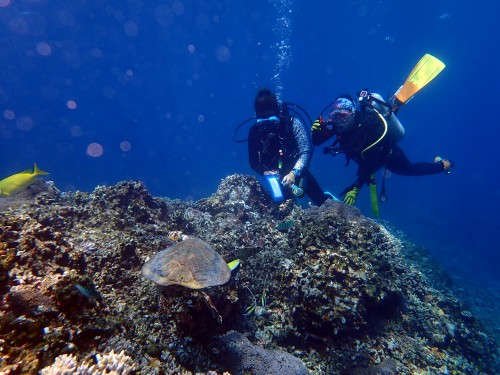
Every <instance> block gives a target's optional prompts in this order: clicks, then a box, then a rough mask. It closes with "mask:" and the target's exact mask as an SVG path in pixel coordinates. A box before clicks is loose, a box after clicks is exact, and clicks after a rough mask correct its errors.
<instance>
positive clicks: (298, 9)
mask: <svg viewBox="0 0 500 375" xmlns="http://www.w3.org/2000/svg"><path fill="white" fill-rule="evenodd" d="M499 14H500V3H499V2H497V1H492V0H491V1H489V0H486V1H478V2H474V3H473V5H472V3H470V2H457V1H452V0H439V1H435V0H434V1H429V0H425V1H418V2H414V1H412V2H401V1H395V0H381V1H371V0H342V1H341V0H335V1H332V0H322V1H305V0H302V1H299V0H295V1H293V0H282V1H278V0H269V1H262V0H261V1H236V0H224V1H207V0H185V1H181V0H174V1H170V0H169V1H158V0H147V1H146V0H143V1H141V0H124V1H109V0H108V1H106V0H104V1H83V0H65V1H61V0H50V1H49V0H24V1H23V0H0V48H1V54H0V62H1V71H0V77H1V79H0V147H1V155H2V165H1V167H0V174H1V176H2V177H1V178H3V177H6V176H8V175H11V174H13V173H17V172H20V171H23V170H25V169H27V168H31V167H33V163H34V162H36V163H37V164H38V166H39V167H40V168H41V169H43V170H46V171H48V172H50V175H49V176H46V177H47V178H48V179H50V180H53V181H54V182H55V184H56V186H57V187H58V188H59V189H60V190H63V191H73V190H82V191H92V190H93V189H94V188H95V187H96V186H97V185H111V184H115V183H117V182H118V181H123V180H131V179H133V180H141V181H143V182H144V183H145V184H146V186H147V187H148V188H149V190H150V191H151V193H152V194H153V195H157V196H164V197H169V198H180V199H182V200H198V199H200V198H204V197H208V196H210V195H211V194H213V193H214V192H215V190H216V189H217V186H218V184H219V183H220V181H221V179H222V178H224V177H226V176H228V175H230V174H234V173H243V174H253V171H252V170H251V169H250V167H249V165H248V158H247V148H246V144H245V143H235V142H233V141H232V139H231V135H232V133H233V131H234V129H235V128H236V127H237V126H238V125H239V124H240V123H242V122H243V121H245V120H247V119H249V118H251V117H252V116H253V115H254V113H253V100H254V97H255V94H256V92H257V90H258V89H259V88H262V87H269V88H270V89H272V90H273V91H275V92H277V93H278V95H279V96H280V98H281V99H282V100H284V101H290V102H294V103H297V104H299V105H301V106H302V107H303V108H305V109H306V110H307V112H308V113H309V115H310V116H311V117H312V118H313V119H314V118H315V117H317V116H318V114H319V113H320V112H321V110H322V109H323V108H324V107H325V106H326V105H327V104H328V103H330V102H331V101H332V100H333V99H335V98H336V96H338V95H339V94H343V93H350V94H352V95H354V94H355V93H356V92H357V91H359V90H361V89H363V88H369V89H370V90H372V91H374V92H378V93H380V94H382V95H383V96H384V97H387V96H390V95H391V94H392V93H394V92H395V91H396V90H397V89H398V87H399V86H400V85H401V84H402V83H403V82H404V80H405V78H406V77H407V76H408V74H409V72H410V71H411V69H412V68H413V66H414V65H415V63H416V62H417V61H418V60H419V59H420V58H421V57H422V56H423V55H424V54H426V53H430V54H432V55H433V56H436V57H437V58H439V59H440V60H442V61H443V62H444V63H445V64H446V68H445V69H444V71H443V72H442V73H441V74H439V76H438V77H436V79H434V80H433V81H432V82H431V83H430V84H429V85H428V86H426V87H425V88H424V89H423V90H421V91H420V92H419V93H418V94H417V95H416V96H415V98H414V99H413V100H412V101H411V102H410V103H409V104H408V105H407V106H405V107H404V109H402V110H401V112H400V114H399V116H398V117H399V119H400V120H401V122H402V123H403V125H404V126H405V128H406V135H405V137H404V139H403V140H402V141H401V143H400V145H401V147H402V148H403V149H404V150H405V152H406V153H407V155H408V157H409V158H410V159H411V160H412V161H432V160H433V159H434V157H435V156H436V155H439V156H442V157H444V158H448V159H451V160H453V161H454V162H455V168H454V169H453V171H452V173H451V174H449V175H447V174H439V175H435V176H426V177H403V176H396V175H391V176H388V177H389V178H387V181H386V189H387V193H388V197H389V199H388V201H387V202H385V203H380V219H382V220H386V221H387V222H388V223H390V224H391V225H392V226H394V227H395V228H397V229H400V230H401V231H403V232H404V233H405V234H406V235H407V236H408V237H409V238H410V239H411V240H412V241H413V242H415V243H417V244H419V245H422V246H424V247H426V248H428V249H429V251H430V252H431V253H432V254H433V255H434V256H435V257H436V258H437V259H438V260H439V261H440V262H441V264H443V266H444V267H445V268H446V269H447V270H448V271H449V273H450V275H452V277H453V278H454V279H455V280H457V281H458V283H459V285H462V286H463V288H465V290H469V291H473V290H482V291H483V292H488V296H489V297H488V298H491V300H490V302H486V301H484V300H482V295H480V294H478V295H476V300H472V302H473V303H475V304H476V306H478V307H481V306H482V307H483V308H484V305H485V304H486V305H487V309H489V310H490V311H496V312H498V311H500V308H499V306H498V305H495V304H496V303H498V301H499V300H500V273H499V272H498V266H499V265H500V255H499V252H498V249H499V248H500V240H499V235H498V224H499V219H498V215H499V212H500V175H499V173H498V162H499V161H500V158H499V157H498V153H497V152H498V140H499V139H500V137H499V127H500V123H499V119H498V116H497V113H496V108H497V107H498V100H499V98H498V97H497V95H496V94H497V91H498V87H500V75H499V72H498V66H499V60H500V59H499V54H500V53H499V51H498V46H499V45H500V40H499V39H500V38H499V33H498V31H497V24H496V23H497V22H498V21H497V19H498V15H499ZM308 125H310V124H308ZM248 128H249V125H246V126H243V127H242V128H240V130H239V133H238V135H241V136H242V137H243V138H244V137H245V136H246V133H247V131H248ZM311 170H312V172H313V173H314V175H315V176H316V177H317V179H318V180H319V182H320V184H321V186H322V187H323V188H324V189H325V190H329V191H331V192H332V193H335V194H338V193H339V192H340V191H342V190H343V189H344V188H345V187H346V186H348V185H349V184H350V183H352V181H353V180H354V177H355V172H356V166H355V165H354V164H353V163H351V165H349V166H348V167H345V158H344V157H343V156H342V155H339V156H336V157H332V156H329V155H324V154H323V153H322V149H321V148H318V149H316V151H315V153H314V156H313V159H312V163H311ZM377 178H378V182H379V186H380V182H381V181H382V174H381V173H379V175H378V176H377ZM358 207H359V208H360V209H361V210H362V212H363V213H364V214H365V215H367V216H369V215H370V214H371V212H370V202H369V194H368V189H367V188H366V187H365V188H363V189H362V190H361V193H360V195H359V203H358ZM476 288H478V289H476ZM471 294H474V293H471ZM485 298H486V297H485ZM491 301H493V302H491ZM488 303H489V304H488Z"/></svg>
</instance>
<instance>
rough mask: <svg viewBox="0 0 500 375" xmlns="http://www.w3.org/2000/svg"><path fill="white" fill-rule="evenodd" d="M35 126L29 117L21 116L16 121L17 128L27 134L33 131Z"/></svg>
mask: <svg viewBox="0 0 500 375" xmlns="http://www.w3.org/2000/svg"><path fill="white" fill-rule="evenodd" d="M33 125H34V124H33V120H32V119H31V118H29V117H28V116H21V117H19V118H18V119H17V121H16V127H17V128H18V129H19V130H22V131H25V132H27V131H29V130H31V129H32V128H33Z"/></svg>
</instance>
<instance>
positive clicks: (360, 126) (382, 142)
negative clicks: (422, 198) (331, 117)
mask: <svg viewBox="0 0 500 375" xmlns="http://www.w3.org/2000/svg"><path fill="white" fill-rule="evenodd" d="M384 129H385V126H384V123H383V121H382V120H381V119H380V118H379V117H378V116H377V115H376V114H375V113H374V112H368V111H366V110H365V111H363V112H360V111H357V112H356V117H355V119H354V124H353V126H351V127H349V129H348V130H344V131H342V130H340V128H338V127H337V126H335V124H332V123H331V122H323V123H322V124H321V126H320V127H319V129H313V132H312V140H313V144H314V145H315V146H317V145H320V144H322V143H323V142H325V141H326V140H328V139H330V138H332V137H333V136H336V140H335V142H334V144H333V145H332V147H331V148H330V150H331V151H332V152H333V153H343V154H345V155H346V158H347V163H349V161H350V160H354V161H355V162H356V163H357V164H358V172H357V176H358V178H357V180H356V181H355V182H354V183H353V184H352V185H351V186H350V187H348V188H347V189H346V190H345V191H344V192H346V191H348V190H350V189H352V188H353V187H357V188H358V189H359V188H361V186H362V185H363V184H365V183H369V182H370V179H371V175H372V174H373V173H375V172H376V171H378V170H379V169H381V168H382V167H384V166H385V167H386V168H387V169H388V170H390V171H391V172H393V173H395V174H400V175H405V176H423V175H432V174H437V173H441V172H443V165H442V164H436V163H426V162H420V163H412V162H410V160H408V158H407V157H406V155H405V154H404V152H403V150H401V148H400V147H399V146H398V145H397V144H396V143H395V142H393V141H392V140H391V138H390V136H389V133H387V134H386V135H385V136H384V137H382V135H383V134H384Z"/></svg>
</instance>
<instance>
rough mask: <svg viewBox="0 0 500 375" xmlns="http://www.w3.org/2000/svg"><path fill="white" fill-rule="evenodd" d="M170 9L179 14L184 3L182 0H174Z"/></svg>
mask: <svg viewBox="0 0 500 375" xmlns="http://www.w3.org/2000/svg"><path fill="white" fill-rule="evenodd" d="M172 10H173V11H174V13H175V14H177V15H178V16H180V15H181V14H183V13H184V3H183V2H182V1H179V0H175V1H174V2H173V3H172Z"/></svg>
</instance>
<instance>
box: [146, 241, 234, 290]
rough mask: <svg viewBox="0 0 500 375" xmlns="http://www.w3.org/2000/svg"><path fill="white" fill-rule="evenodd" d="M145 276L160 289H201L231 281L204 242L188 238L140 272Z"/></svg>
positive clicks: (161, 252) (226, 267)
mask: <svg viewBox="0 0 500 375" xmlns="http://www.w3.org/2000/svg"><path fill="white" fill-rule="evenodd" d="M141 273H142V275H143V276H144V277H145V278H147V279H149V280H151V281H152V282H154V283H155V284H158V285H161V286H169V285H180V286H184V287H186V288H191V289H202V288H206V287H209V286H215V285H222V284H225V283H227V282H228V281H229V279H230V277H231V270H230V269H229V266H228V265H227V264H226V262H225V261H224V259H222V257H221V256H220V255H219V254H218V253H217V252H216V251H215V250H214V249H213V248H212V246H210V245H209V244H208V243H206V242H205V241H203V240H201V239H199V238H196V237H189V238H187V239H185V240H184V241H181V242H178V243H176V244H175V245H173V246H170V247H169V248H167V249H165V250H162V251H160V252H159V253H158V254H156V255H154V256H153V257H152V258H151V259H150V260H148V261H147V262H146V263H145V264H144V265H143V266H142V269H141Z"/></svg>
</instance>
